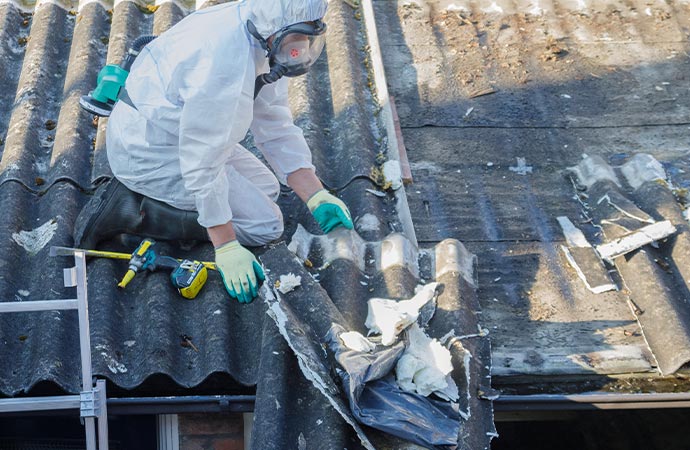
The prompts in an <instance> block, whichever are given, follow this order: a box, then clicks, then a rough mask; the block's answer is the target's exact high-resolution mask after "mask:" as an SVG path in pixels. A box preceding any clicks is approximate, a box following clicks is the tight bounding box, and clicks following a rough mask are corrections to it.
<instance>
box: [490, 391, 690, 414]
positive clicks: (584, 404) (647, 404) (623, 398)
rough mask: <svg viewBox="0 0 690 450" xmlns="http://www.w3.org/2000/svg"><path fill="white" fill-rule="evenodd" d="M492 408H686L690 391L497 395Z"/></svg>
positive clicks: (498, 409)
mask: <svg viewBox="0 0 690 450" xmlns="http://www.w3.org/2000/svg"><path fill="white" fill-rule="evenodd" d="M494 408H495V410H496V411H540V410H541V411H554V410H560V411H565V410H611V409H666V408H690V392H682V393H650V394H571V395H561V394H535V395H501V396H499V397H498V398H497V399H495V400H494Z"/></svg>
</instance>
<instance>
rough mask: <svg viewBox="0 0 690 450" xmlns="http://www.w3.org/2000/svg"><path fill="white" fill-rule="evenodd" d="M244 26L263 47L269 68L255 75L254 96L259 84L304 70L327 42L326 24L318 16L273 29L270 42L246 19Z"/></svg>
mask: <svg viewBox="0 0 690 450" xmlns="http://www.w3.org/2000/svg"><path fill="white" fill-rule="evenodd" d="M247 30H248V31H249V34H251V35H252V36H254V37H255V38H256V39H257V40H258V41H259V43H260V44H261V47H262V48H263V49H264V50H265V51H266V56H267V57H268V64H269V67H270V71H269V72H268V73H264V74H261V75H259V76H258V77H256V81H255V83H254V98H256V96H257V95H259V91H261V88H262V87H264V86H265V85H267V84H270V83H274V82H276V81H278V80H279V79H280V78H281V77H297V76H300V75H304V74H305V73H307V71H308V70H309V68H310V67H311V66H312V65H313V64H314V62H316V60H317V59H318V58H319V56H320V55H321V52H322V51H323V47H324V44H325V43H326V36H325V33H326V24H325V23H324V22H322V21H321V20H315V21H312V22H299V23H296V24H293V25H288V26H287V27H283V28H281V29H280V30H278V31H276V32H275V33H273V35H272V36H273V39H272V41H271V43H270V44H269V42H268V40H266V39H264V38H263V37H262V36H261V35H260V34H259V32H258V31H257V29H256V26H255V25H254V24H253V23H252V21H251V20H247Z"/></svg>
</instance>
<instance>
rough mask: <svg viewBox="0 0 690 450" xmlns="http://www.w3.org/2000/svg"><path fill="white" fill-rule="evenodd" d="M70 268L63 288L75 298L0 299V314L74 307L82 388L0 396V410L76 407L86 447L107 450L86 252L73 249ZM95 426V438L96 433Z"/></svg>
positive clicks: (71, 308) (103, 385)
mask: <svg viewBox="0 0 690 450" xmlns="http://www.w3.org/2000/svg"><path fill="white" fill-rule="evenodd" d="M74 262H75V265H74V267H70V268H67V269H64V271H63V272H64V283H65V287H76V288H77V298H76V299H66V300H33V301H11V302H0V313H18V312H37V311H57V310H74V309H76V310H77V312H78V315H79V349H80V352H81V375H82V390H81V392H80V393H79V395H62V396H52V397H22V398H9V399H0V413H10V412H26V411H49V410H63V409H77V408H78V409H79V414H80V417H81V420H82V422H83V424H84V428H85V434H86V449H87V450H108V410H107V407H106V399H107V396H106V390H105V380H95V383H94V380H93V373H92V366H91V335H90V332H89V303H88V295H87V278H86V254H85V252H84V251H79V250H75V251H74ZM96 429H98V437H97V436H96Z"/></svg>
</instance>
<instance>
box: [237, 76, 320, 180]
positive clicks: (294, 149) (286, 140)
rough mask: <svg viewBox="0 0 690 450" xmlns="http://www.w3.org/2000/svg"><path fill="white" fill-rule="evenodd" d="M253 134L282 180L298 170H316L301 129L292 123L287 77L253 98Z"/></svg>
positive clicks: (258, 146)
mask: <svg viewBox="0 0 690 450" xmlns="http://www.w3.org/2000/svg"><path fill="white" fill-rule="evenodd" d="M250 129H251V131H252V135H253V136H254V142H255V143H256V146H257V148H258V149H259V150H260V151H261V153H262V154H263V155H264V157H265V158H266V161H268V163H269V164H270V165H271V167H272V168H273V170H274V171H275V173H276V176H277V177H278V180H280V182H281V183H283V184H287V176H288V175H290V174H291V173H292V172H294V171H296V170H298V169H305V168H306V169H312V170H313V169H314V165H313V164H312V163H311V151H310V150H309V146H308V145H307V141H306V140H305V139H304V134H303V133H302V130H301V129H300V128H299V127H298V126H297V125H295V124H294V123H293V119H292V113H291V112H290V106H289V105H288V79H287V78H281V79H280V80H278V81H276V82H275V83H272V84H268V85H266V86H264V87H263V88H262V89H261V92H260V93H259V95H258V96H257V98H256V100H254V119H253V121H252V124H251V128H250Z"/></svg>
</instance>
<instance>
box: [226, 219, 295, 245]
mask: <svg viewBox="0 0 690 450" xmlns="http://www.w3.org/2000/svg"><path fill="white" fill-rule="evenodd" d="M233 225H234V228H235V234H236V235H237V240H238V241H239V242H240V244H242V245H248V246H252V247H257V246H261V245H266V244H268V243H269V242H271V241H275V240H276V239H278V238H280V237H281V236H282V235H283V231H284V225H283V216H282V214H280V215H278V216H276V217H274V218H273V219H271V220H266V221H256V222H253V223H237V222H233Z"/></svg>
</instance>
